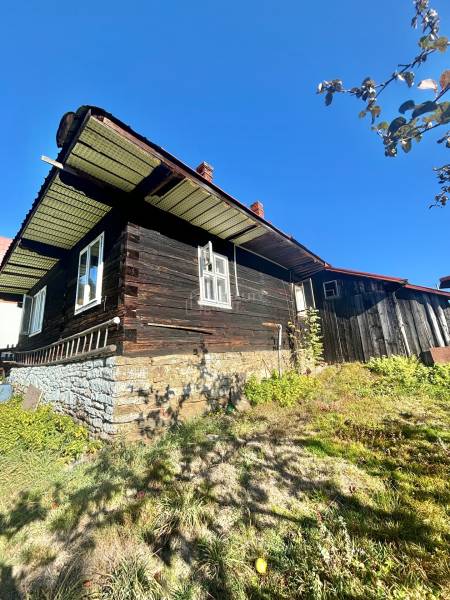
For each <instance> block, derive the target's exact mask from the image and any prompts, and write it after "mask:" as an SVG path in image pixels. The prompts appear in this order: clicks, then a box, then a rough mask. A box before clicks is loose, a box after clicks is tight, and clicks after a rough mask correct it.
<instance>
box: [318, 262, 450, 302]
mask: <svg viewBox="0 0 450 600" xmlns="http://www.w3.org/2000/svg"><path fill="white" fill-rule="evenodd" d="M324 270H325V271H326V272H327V273H336V274H340V275H350V276H352V277H364V278H367V279H375V280H378V281H385V282H386V283H391V284H397V285H398V287H401V288H404V289H407V290H414V291H416V292H425V293H427V294H437V295H438V296H445V297H447V298H450V292H443V291H441V290H438V289H435V288H430V287H424V286H422V285H413V284H412V283H409V282H408V280H407V279H402V278H401V277H391V276H389V275H379V274H378V273H367V272H365V271H353V270H352V269H340V268H338V267H332V266H330V265H329V266H327V267H325V269H324ZM441 281H442V280H441ZM441 287H442V285H441Z"/></svg>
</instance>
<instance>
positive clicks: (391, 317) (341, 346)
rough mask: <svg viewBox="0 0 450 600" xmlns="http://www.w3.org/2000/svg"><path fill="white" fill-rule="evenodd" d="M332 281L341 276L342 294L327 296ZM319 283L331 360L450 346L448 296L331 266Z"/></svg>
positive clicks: (315, 282)
mask: <svg viewBox="0 0 450 600" xmlns="http://www.w3.org/2000/svg"><path fill="white" fill-rule="evenodd" d="M328 281H337V285H338V290H339V296H338V297H337V298H333V299H326V298H325V294H324V287H323V284H324V282H328ZM313 287H314V295H315V302H316V307H317V309H318V310H319V312H320V316H321V322H322V333H323V341H324V354H325V356H324V358H325V360H326V361H327V362H330V363H340V362H347V361H367V360H369V358H371V357H381V356H392V355H405V356H406V355H408V354H416V355H420V354H421V353H422V352H425V351H427V350H428V349H429V348H430V347H436V346H443V345H447V346H448V345H450V337H449V333H448V332H449V330H450V305H449V301H448V298H446V297H444V296H439V295H437V294H431V293H425V292H420V291H415V290H411V289H408V288H403V287H400V286H399V285H398V284H395V283H390V282H385V281H381V280H375V279H369V278H365V277H357V276H350V275H342V274H337V273H332V272H326V271H324V272H321V273H319V274H317V275H315V276H314V278H313Z"/></svg>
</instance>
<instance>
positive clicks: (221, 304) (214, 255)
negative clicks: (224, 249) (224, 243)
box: [198, 242, 231, 309]
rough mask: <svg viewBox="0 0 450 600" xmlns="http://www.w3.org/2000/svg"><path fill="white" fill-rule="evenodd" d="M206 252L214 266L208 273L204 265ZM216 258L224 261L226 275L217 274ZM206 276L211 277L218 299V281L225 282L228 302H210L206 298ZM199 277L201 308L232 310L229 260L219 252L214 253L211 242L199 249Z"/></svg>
mask: <svg viewBox="0 0 450 600" xmlns="http://www.w3.org/2000/svg"><path fill="white" fill-rule="evenodd" d="M205 252H207V253H208V255H209V261H210V264H211V265H212V269H211V270H208V271H206V270H205V265H204V264H203V263H204V260H203V256H204V253H205ZM216 258H219V259H221V260H223V263H224V265H225V274H221V273H217V272H216V268H215V264H216V260H215V259H216ZM205 275H209V276H210V277H212V279H213V286H214V296H215V297H216V298H218V293H217V281H218V280H219V279H220V280H222V281H225V289H226V293H227V297H228V302H220V301H219V300H210V299H209V298H207V297H206V293H205ZM198 276H199V280H200V300H199V304H200V305H201V306H216V307H218V308H228V309H229V308H231V286H230V270H229V266H228V258H227V257H226V256H223V255H222V254H218V253H217V252H214V251H213V247H212V243H211V242H208V243H207V244H206V246H203V247H202V246H199V247H198Z"/></svg>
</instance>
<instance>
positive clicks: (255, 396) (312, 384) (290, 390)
mask: <svg viewBox="0 0 450 600" xmlns="http://www.w3.org/2000/svg"><path fill="white" fill-rule="evenodd" d="M318 386H319V381H318V380H317V379H316V378H315V377H308V376H307V375H300V374H298V373H296V372H295V371H290V372H288V373H285V374H284V375H282V376H281V377H280V376H279V375H277V374H275V373H274V374H273V375H272V377H270V378H269V379H263V380H262V381H258V380H257V379H256V377H251V378H250V379H249V381H248V382H247V384H246V386H245V395H246V396H247V398H248V400H249V401H250V403H251V404H252V405H253V406H256V405H258V404H265V403H267V402H276V403H277V404H279V405H280V406H286V407H289V406H293V405H294V404H295V403H296V402H298V401H299V400H304V399H306V398H309V397H310V396H311V395H312V394H313V392H315V391H316V390H317V388H318Z"/></svg>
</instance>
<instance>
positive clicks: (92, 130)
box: [0, 106, 450, 299]
mask: <svg viewBox="0 0 450 600" xmlns="http://www.w3.org/2000/svg"><path fill="white" fill-rule="evenodd" d="M57 137H58V140H59V142H60V144H59V145H62V148H61V151H60V152H59V154H58V157H57V160H56V161H53V164H54V165H55V166H53V167H52V169H51V170H50V172H49V174H48V175H47V177H46V178H45V180H44V182H43V185H42V187H41V189H40V191H39V193H38V195H37V197H36V199H35V200H34V202H33V204H32V207H31V209H30V211H29V212H28V214H27V215H26V217H25V219H24V221H23V223H22V225H21V227H20V230H19V232H18V233H17V235H16V236H15V238H14V240H13V242H12V243H11V245H10V246H9V248H8V250H7V251H6V253H5V256H4V257H3V261H2V263H1V265H0V296H2V297H8V298H10V299H13V298H14V299H18V298H19V297H20V296H21V295H22V294H24V293H27V292H28V291H29V290H30V289H32V288H33V287H34V285H35V284H36V283H38V282H39V280H40V279H41V278H42V277H43V276H44V275H45V274H46V273H47V272H48V271H49V270H50V269H51V268H52V267H53V266H54V265H55V264H56V263H57V262H58V260H60V258H61V257H62V256H63V255H64V253H66V252H67V251H68V250H70V249H71V248H73V247H74V246H75V245H76V244H77V243H78V242H79V241H80V240H81V239H82V238H83V237H84V236H85V235H86V234H87V233H88V232H89V231H90V230H91V229H92V228H93V227H94V226H95V225H96V224H97V223H98V222H99V221H100V220H101V219H102V218H103V217H104V216H105V215H106V214H107V213H108V212H109V211H110V210H111V208H112V207H113V206H120V207H121V206H123V205H124V204H127V203H128V202H136V201H140V202H142V199H144V200H145V201H146V202H147V203H148V204H150V205H152V206H153V207H156V208H157V209H158V210H162V211H165V212H168V213H171V214H172V215H175V216H176V217H178V218H180V219H182V220H184V221H187V222H188V223H190V224H192V225H194V226H197V227H200V228H202V229H204V230H205V231H207V232H209V233H210V234H211V235H214V236H217V237H219V238H221V239H223V240H227V241H229V242H231V243H233V244H235V245H236V246H239V247H242V248H245V249H247V250H250V251H252V252H254V253H256V254H259V255H261V256H262V257H264V258H267V259H269V260H271V261H273V262H275V263H277V264H278V265H280V266H281V267H283V268H285V269H288V270H290V271H291V272H292V273H293V274H294V276H295V277H296V278H298V279H306V278H307V277H310V276H311V275H314V274H315V273H317V272H320V271H322V270H323V269H328V270H329V271H332V272H335V273H342V274H348V275H357V276H361V277H370V278H374V279H382V280H384V281H391V282H395V283H398V284H399V285H402V286H404V287H407V288H410V289H415V290H418V291H427V292H429V293H435V294H440V295H444V296H447V297H450V293H448V292H442V291H439V290H434V289H432V288H423V287H420V286H412V285H411V284H409V283H408V282H407V280H406V279H401V278H397V277H388V276H383V275H377V274H374V273H364V272H363V271H351V270H349V269H337V268H335V267H331V265H329V264H328V263H327V262H326V261H325V260H323V259H322V258H320V257H319V256H318V255H317V254H315V253H314V252H312V251H311V250H309V249H308V248H306V247H305V246H304V245H303V244H301V243H300V242H298V241H297V240H296V239H294V238H293V237H292V236H290V235H288V234H286V233H284V232H283V231H281V230H280V229H278V228H277V227H275V226H274V225H273V224H272V223H270V222H269V221H267V220H265V219H264V218H263V217H261V216H259V215H258V214H256V213H254V212H253V211H252V210H251V209H250V208H249V207H247V206H245V205H244V204H242V203H241V202H240V201H239V200H237V199H236V198H234V197H233V196H231V195H230V194H228V193H227V192H225V191H224V190H222V189H221V188H219V187H218V186H217V185H216V184H214V183H212V182H210V181H208V180H207V179H205V178H204V177H203V176H202V175H200V174H199V173H197V171H195V170H194V169H192V168H191V167H189V166H187V165H186V164H184V163H183V162H182V161H180V160H179V159H178V158H176V157H175V156H173V155H172V154H170V153H169V152H167V151H166V150H164V149H163V148H161V147H160V146H158V145H156V144H155V143H153V142H151V141H150V140H148V139H146V138H145V137H143V136H142V135H140V134H138V133H136V132H135V131H133V130H132V129H131V127H129V126H128V125H126V124H125V123H123V122H122V121H120V120H119V119H117V118H116V117H114V116H113V115H111V114H110V113H108V112H106V111H105V110H104V109H102V108H99V107H95V106H82V107H80V108H79V109H78V110H77V112H76V113H66V115H64V117H63V118H62V119H61V123H60V127H59V129H58V134H57Z"/></svg>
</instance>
